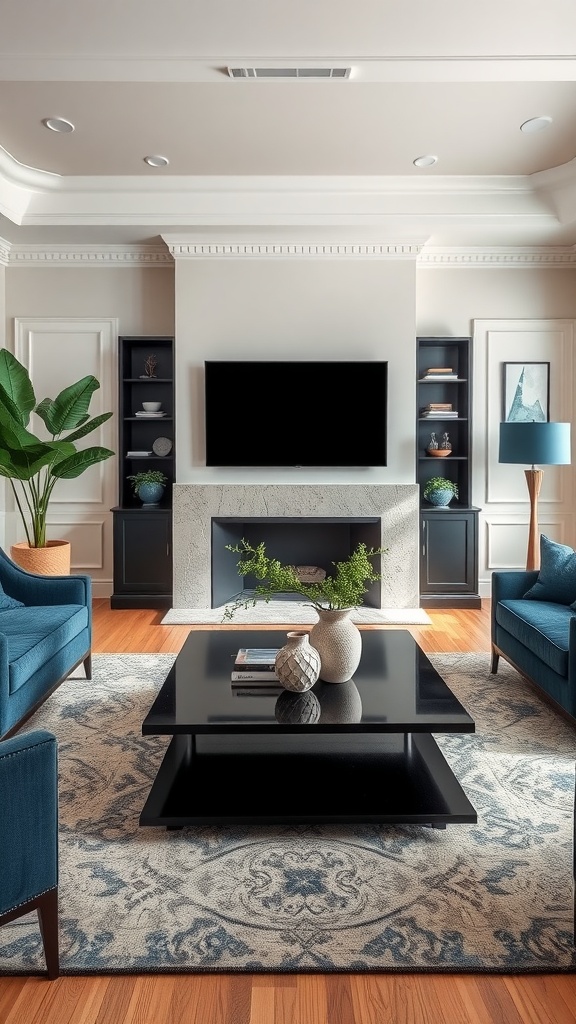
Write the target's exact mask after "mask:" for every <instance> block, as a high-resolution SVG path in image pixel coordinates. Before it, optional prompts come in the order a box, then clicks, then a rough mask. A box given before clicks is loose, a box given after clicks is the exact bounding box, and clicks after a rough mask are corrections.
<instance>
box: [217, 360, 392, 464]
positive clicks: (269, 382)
mask: <svg viewBox="0 0 576 1024" xmlns="http://www.w3.org/2000/svg"><path fill="white" fill-rule="evenodd" d="M204 370H205V376H204V381H205V425H206V465H207V466H222V467H225V466H239V467H241V466H244V467H247V468H248V467H256V466H269V467H274V466H295V467H301V466H302V467H306V466H310V467H329V466H333V467H341V468H346V467H352V468H360V467H362V468H364V467H368V466H385V465H386V442H387V436H386V434H387V431H386V427H387V393H388V363H387V362H383V361H377V360H364V361H359V360H357V361H346V362H331V361H322V362H303V361H292V362H283V361H282V362H280V361H274V362H273V361H264V360H262V361H239V360H238V361H229V362H227V361H216V360H214V361H208V362H206V363H205V364H204Z"/></svg>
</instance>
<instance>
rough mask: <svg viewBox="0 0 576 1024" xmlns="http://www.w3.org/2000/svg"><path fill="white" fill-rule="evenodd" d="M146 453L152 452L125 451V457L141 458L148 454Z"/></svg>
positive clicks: (150, 453)
mask: <svg viewBox="0 0 576 1024" xmlns="http://www.w3.org/2000/svg"><path fill="white" fill-rule="evenodd" d="M148 455H152V452H151V451H150V452H148V451H138V452H126V457H127V458H128V459H143V458H146V456H148Z"/></svg>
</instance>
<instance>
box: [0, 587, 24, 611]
mask: <svg viewBox="0 0 576 1024" xmlns="http://www.w3.org/2000/svg"><path fill="white" fill-rule="evenodd" d="M23 607H24V602H23V601H17V600H16V598H15V597H10V596H9V594H7V593H6V591H5V590H4V587H3V586H2V584H1V583H0V611H7V610H8V609H9V608H23Z"/></svg>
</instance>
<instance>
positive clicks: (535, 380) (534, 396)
mask: <svg viewBox="0 0 576 1024" xmlns="http://www.w3.org/2000/svg"><path fill="white" fill-rule="evenodd" d="M502 368H503V382H502V394H503V400H504V401H503V405H504V409H503V419H504V421H505V422H506V423H529V422H532V421H534V422H536V423H545V422H547V421H548V420H549V419H550V363H527V362H518V363H502Z"/></svg>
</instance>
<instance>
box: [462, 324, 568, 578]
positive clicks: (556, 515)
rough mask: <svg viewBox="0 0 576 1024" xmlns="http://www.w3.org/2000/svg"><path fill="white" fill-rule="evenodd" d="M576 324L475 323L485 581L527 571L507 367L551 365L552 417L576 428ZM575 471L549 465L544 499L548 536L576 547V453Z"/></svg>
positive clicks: (476, 486)
mask: <svg viewBox="0 0 576 1024" xmlns="http://www.w3.org/2000/svg"><path fill="white" fill-rule="evenodd" d="M575 327H576V321H574V320H552V319H542V320H519V319H518V320H517V319H514V320H476V321H475V322H474V380H473V384H474V445H473V498H472V500H473V502H474V504H475V505H478V506H479V507H480V509H481V512H480V526H481V529H480V538H479V576H480V580H481V582H484V583H487V582H489V578H490V573H491V572H492V571H493V570H494V569H516V568H524V566H525V564H526V561H525V551H526V546H527V539H528V521H529V495H528V488H527V484H526V477H525V474H524V469H527V468H529V467H528V466H526V467H525V466H521V465H518V466H516V465H501V464H500V463H499V462H498V440H499V428H500V422H501V421H502V417H503V401H502V387H503V371H502V365H503V363H505V362H522V361H526V362H538V361H545V362H549V363H550V418H551V420H553V421H558V422H568V423H573V422H574V412H575V402H574V394H573V380H574V340H575V335H576V330H575ZM572 452H573V455H572V459H573V465H572V466H544V467H542V468H543V469H544V477H543V484H542V490H541V493H540V496H539V500H538V521H539V528H540V532H541V533H547V534H548V535H549V536H551V537H552V538H553V539H555V540H558V541H559V542H560V543H566V544H569V545H572V546H573V547H576V514H575V495H576V473H575V469H574V463H575V462H576V449H575V447H574V438H573V440H572Z"/></svg>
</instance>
